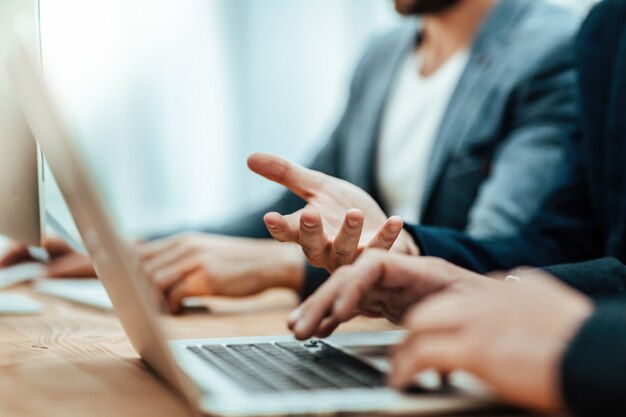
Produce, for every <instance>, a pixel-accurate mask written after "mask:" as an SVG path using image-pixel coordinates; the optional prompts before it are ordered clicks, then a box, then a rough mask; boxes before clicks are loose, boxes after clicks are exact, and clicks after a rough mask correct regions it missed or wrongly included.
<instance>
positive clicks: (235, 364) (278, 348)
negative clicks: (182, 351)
mask: <svg viewBox="0 0 626 417" xmlns="http://www.w3.org/2000/svg"><path fill="white" fill-rule="evenodd" d="M187 349H188V350H189V351H191V352H193V353H194V354H196V355H197V356H199V357H200V358H202V359H203V360H204V361H205V362H207V363H208V364H210V365H211V366H213V367H214V368H217V369H219V370H220V371H222V372H223V373H224V374H226V375H228V376H229V377H231V378H233V379H234V380H235V381H236V382H237V383H239V384H240V385H241V386H243V387H244V388H246V389H247V390H249V391H288V390H297V391H302V390H319V389H348V388H376V387H381V386H384V385H385V378H384V375H383V374H382V373H381V372H379V371H378V370H376V369H374V368H373V367H371V366H369V365H367V364H366V363H364V362H362V361H360V360H358V359H356V358H354V357H352V356H350V355H347V354H345V353H344V352H342V351H340V350H338V349H336V348H334V347H332V346H330V345H329V344H327V343H324V342H322V341H319V340H315V341H311V342H308V343H307V344H306V347H305V344H303V343H298V342H283V343H255V344H233V345H203V346H188V347H187Z"/></svg>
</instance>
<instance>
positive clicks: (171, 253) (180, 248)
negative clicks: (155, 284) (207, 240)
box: [143, 243, 194, 274]
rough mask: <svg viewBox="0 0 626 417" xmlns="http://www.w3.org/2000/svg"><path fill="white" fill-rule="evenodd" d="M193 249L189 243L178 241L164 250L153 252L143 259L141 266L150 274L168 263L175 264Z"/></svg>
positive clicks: (165, 266) (168, 264) (163, 267)
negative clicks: (150, 255)
mask: <svg viewBox="0 0 626 417" xmlns="http://www.w3.org/2000/svg"><path fill="white" fill-rule="evenodd" d="M193 250H194V248H193V247H192V246H191V245H186V244H182V243H178V244H176V245H174V246H171V247H170V248H169V249H168V250H166V251H161V252H158V253H155V254H154V255H153V256H152V257H150V258H149V259H147V260H145V261H144V263H143V267H144V269H145V270H146V272H148V273H149V274H151V273H153V272H155V271H158V270H162V269H165V268H167V267H168V266H170V265H175V264H176V263H178V262H180V261H181V260H183V259H184V258H185V257H186V256H189V255H190V254H191V253H193Z"/></svg>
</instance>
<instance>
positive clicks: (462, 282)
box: [288, 250, 488, 340]
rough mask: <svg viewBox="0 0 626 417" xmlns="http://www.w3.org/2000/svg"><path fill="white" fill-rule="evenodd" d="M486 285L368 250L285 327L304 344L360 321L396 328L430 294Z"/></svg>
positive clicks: (430, 261)
mask: <svg viewBox="0 0 626 417" xmlns="http://www.w3.org/2000/svg"><path fill="white" fill-rule="evenodd" d="M487 280H488V278H486V277H483V276H481V275H478V274H475V273H473V272H470V271H467V270H465V269H463V268H459V267H457V266H455V265H453V264H451V263H448V262H446V261H444V260H441V259H436V258H425V257H421V258H419V257H409V256H404V255H399V254H392V253H387V252H385V251H375V250H372V251H368V252H365V254H364V255H362V256H361V258H359V259H358V260H357V261H356V263H354V264H353V265H351V266H346V267H343V268H341V269H339V270H338V271H337V272H335V273H334V274H333V275H332V276H331V277H330V278H329V279H328V281H326V283H325V284H324V285H323V286H322V287H320V288H319V289H318V290H317V291H316V292H315V293H314V294H313V295H312V296H311V297H309V298H308V299H307V300H306V301H305V302H304V303H302V305H301V306H300V307H298V308H297V309H296V310H294V311H293V312H292V314H291V315H290V316H289V321H288V326H289V328H290V329H291V330H292V331H293V332H294V334H295V336H296V338H298V339H300V340H304V339H308V338H310V337H313V336H316V337H326V336H328V335H330V334H331V333H332V332H333V331H334V330H335V329H336V328H337V326H339V325H340V324H341V323H343V322H346V321H348V320H351V319H352V318H354V317H355V316H358V315H366V316H370V317H385V318H387V319H388V320H390V321H392V322H394V323H399V322H400V321H401V320H402V317H403V316H404V314H405V312H406V311H407V309H408V308H409V307H410V306H411V305H412V304H414V303H416V302H418V301H420V300H421V299H423V298H424V297H426V296H428V295H430V294H433V293H435V292H438V291H441V290H443V289H446V288H450V287H457V288H459V289H465V290H468V289H469V290H471V289H477V288H476V287H479V286H481V285H482V284H484V283H485V281H487Z"/></svg>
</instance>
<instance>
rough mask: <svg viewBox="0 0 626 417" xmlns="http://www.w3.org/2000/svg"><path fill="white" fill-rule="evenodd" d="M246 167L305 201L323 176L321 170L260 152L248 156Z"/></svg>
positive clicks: (316, 187)
mask: <svg viewBox="0 0 626 417" xmlns="http://www.w3.org/2000/svg"><path fill="white" fill-rule="evenodd" d="M248 168H250V169H251V170H252V171H253V172H255V173H257V174H259V175H260V176H262V177H265V178H267V179H268V180H270V181H274V182H276V183H278V184H281V185H283V186H285V187H287V188H288V189H289V190H291V191H292V192H293V193H295V194H296V195H298V196H299V197H300V198H302V199H304V200H305V201H309V199H310V198H311V197H313V194H314V193H315V191H316V190H317V189H319V186H320V185H321V183H322V182H323V181H324V177H325V175H324V174H322V173H321V172H317V171H313V170H311V169H308V168H305V167H303V166H301V165H298V164H294V163H292V162H289V161H287V160H285V159H283V158H280V157H278V156H275V155H270V154H267V153H261V152H257V153H254V154H252V155H250V156H249V157H248Z"/></svg>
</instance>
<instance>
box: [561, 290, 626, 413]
mask: <svg viewBox="0 0 626 417" xmlns="http://www.w3.org/2000/svg"><path fill="white" fill-rule="evenodd" d="M561 387H562V395H563V398H564V400H565V402H566V404H567V406H568V407H569V409H570V411H572V412H573V413H574V414H575V415H576V416H580V417H587V416H589V417H592V416H593V417H595V416H626V401H625V399H626V303H625V302H624V301H623V300H611V301H608V300H605V301H601V302H598V303H597V304H596V309H595V312H594V313H593V315H592V316H591V317H590V318H589V319H588V320H587V321H586V322H585V323H584V324H583V325H582V327H581V328H580V329H579V331H578V333H577V334H576V335H575V336H574V339H573V340H572V341H571V343H570V345H569V346H568V348H567V350H566V352H565V355H564V356H563V360H562V362H561Z"/></svg>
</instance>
